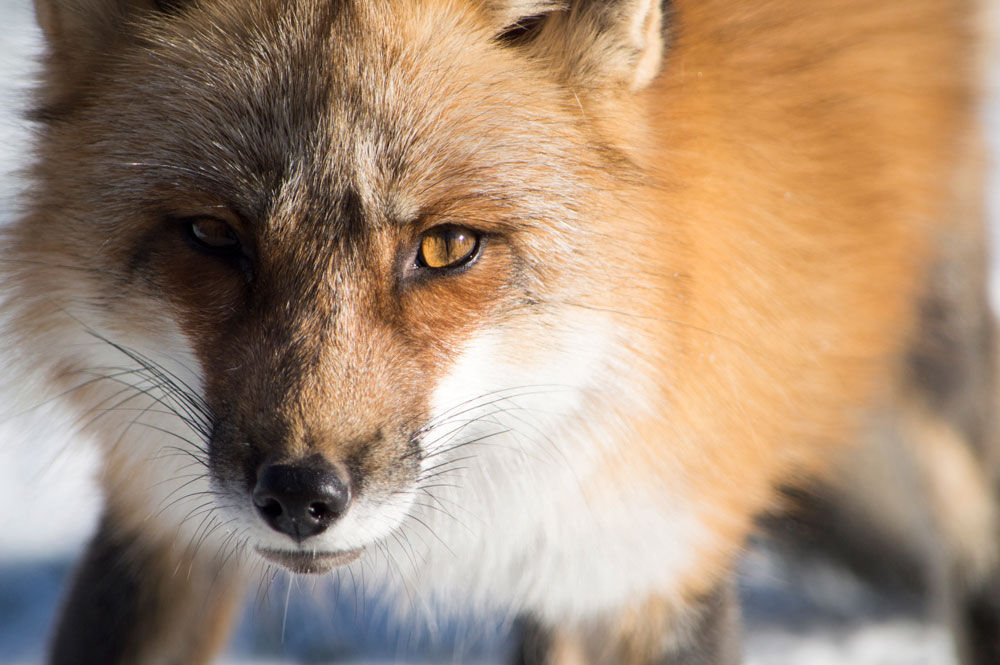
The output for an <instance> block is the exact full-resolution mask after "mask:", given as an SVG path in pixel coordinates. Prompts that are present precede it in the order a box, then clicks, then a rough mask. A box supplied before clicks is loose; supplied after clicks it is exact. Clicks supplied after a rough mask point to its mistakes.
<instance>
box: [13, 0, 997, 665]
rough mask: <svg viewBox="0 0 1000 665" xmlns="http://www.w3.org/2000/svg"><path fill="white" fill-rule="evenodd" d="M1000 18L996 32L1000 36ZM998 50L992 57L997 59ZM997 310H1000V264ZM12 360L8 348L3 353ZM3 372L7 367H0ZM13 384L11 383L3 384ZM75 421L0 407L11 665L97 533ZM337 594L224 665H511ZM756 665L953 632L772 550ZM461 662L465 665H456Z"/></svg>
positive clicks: (289, 601)
mask: <svg viewBox="0 0 1000 665" xmlns="http://www.w3.org/2000/svg"><path fill="white" fill-rule="evenodd" d="M998 14H1000V12H996V11H994V12H993V16H992V18H991V22H990V28H989V29H990V31H991V32H992V34H994V35H996V34H1000V22H998ZM39 50H40V42H39V34H38V31H37V29H36V28H35V26H34V22H33V14H32V9H31V3H30V0H0V224H2V223H4V222H5V221H6V220H8V219H10V218H11V217H12V216H13V215H16V214H17V205H18V204H17V192H18V190H19V188H20V187H21V186H22V180H21V179H20V176H19V175H18V169H19V168H20V167H21V166H22V165H23V163H24V159H25V157H24V154H25V148H26V144H27V138H28V132H27V127H26V123H24V122H23V121H22V120H21V117H20V113H21V110H22V109H23V108H24V107H25V105H26V101H27V93H28V89H29V87H30V85H31V82H32V72H33V71H34V68H35V61H36V58H37V56H38V54H39ZM998 52H1000V51H998V50H996V49H994V51H993V54H994V55H997V54H998ZM992 62H996V63H997V66H993V67H990V68H989V71H988V73H987V78H988V80H987V81H985V82H984V83H985V84H986V87H987V90H988V91H989V94H988V95H987V98H986V101H985V103H984V105H983V108H982V121H983V124H984V126H985V128H986V136H987V140H988V141H989V143H990V156H991V157H990V158H991V170H990V186H989V187H988V193H987V197H988V201H987V205H988V207H989V210H990V215H991V219H992V220H993V247H994V248H997V247H1000V158H998V156H1000V94H998V91H1000V58H993V59H992ZM993 302H994V307H995V308H996V309H997V311H1000V265H998V262H996V261H995V262H994V275H993ZM4 351H5V350H4V349H2V348H0V353H2V352H4ZM0 371H2V364H0ZM0 380H2V379H0ZM66 423H67V419H66V418H65V417H64V416H63V415H62V414H60V413H58V412H55V411H52V410H47V409H45V408H40V409H34V410H32V411H31V412H30V413H25V414H16V413H14V414H12V413H11V409H9V408H5V406H4V405H3V404H2V403H0V665H28V664H32V665H36V664H39V663H41V662H42V660H43V657H44V645H45V642H46V639H47V634H48V631H49V630H50V626H51V622H52V620H53V616H54V612H55V611H56V609H57V607H58V603H59V599H60V593H61V590H62V587H63V585H64V584H65V582H66V576H67V575H68V574H69V573H70V572H71V571H72V566H73V562H74V560H75V558H76V557H77V556H78V554H79V552H80V550H81V548H82V547H83V545H84V543H85V542H86V539H87V537H88V536H89V534H90V533H91V531H92V530H93V527H94V524H95V521H96V517H97V511H98V505H99V504H98V497H97V493H96V490H95V483H94V480H93V477H94V473H95V468H96V465H95V461H94V458H93V456H92V454H91V450H90V449H89V448H88V447H87V446H86V445H81V444H80V443H79V442H75V441H74V442H73V443H72V445H68V444H69V442H68V439H67V438H66V435H65V429H64V428H63V427H61V425H63V426H64V425H65V424H66ZM331 586H332V583H328V582H326V581H322V580H320V581H315V580H298V581H296V580H291V581H290V580H288V579H283V578H279V579H275V580H274V581H273V582H272V583H271V584H270V585H269V586H268V588H267V589H266V591H261V592H259V593H254V592H253V591H251V594H250V599H249V600H248V603H247V608H246V610H245V612H244V618H243V620H242V622H241V625H240V628H239V629H238V631H237V634H236V636H235V638H234V640H233V643H232V645H231V646H230V648H229V650H228V652H227V654H226V656H225V658H224V662H225V663H227V664H228V665H263V664H264V663H278V662H282V663H286V662H291V663H328V662H329V663H332V662H338V663H349V664H351V665H361V664H362V663H364V664H365V665H372V664H374V663H389V662H406V663H466V664H476V665H486V664H491V665H492V664H499V663H502V662H504V659H505V652H506V651H507V649H508V648H509V644H508V641H507V638H505V636H504V635H503V634H500V633H498V634H491V633H490V632H489V631H488V630H484V629H483V628H482V627H481V625H480V624H478V623H476V622H471V621H470V623H469V624H468V625H448V626H439V627H438V628H437V629H436V630H434V631H429V630H427V629H425V628H423V627H419V626H392V624H391V622H389V621H388V619H387V618H386V613H385V611H384V610H383V608H381V607H380V606H379V603H378V599H373V598H367V597H365V595H364V593H363V590H360V589H350V591H349V592H348V593H346V594H342V596H343V597H342V598H341V600H340V601H339V602H338V601H337V600H335V599H332V598H331V597H332V596H333V595H334V594H333V593H332V592H330V589H329V587H331ZM741 590H742V595H743V597H744V601H745V604H746V607H747V612H746V624H747V662H748V663H751V664H754V665H778V664H787V665H791V664H793V663H794V664H796V665H826V664H830V665H833V664H838V665H839V664H843V663H850V664H852V665H918V664H926V665H948V664H950V663H953V662H954V661H953V659H952V656H951V654H950V651H949V645H948V642H947V637H946V634H945V632H944V630H943V628H942V627H941V626H939V625H937V624H935V623H933V622H930V621H927V620H925V619H923V618H922V617H920V616H919V615H915V614H914V613H912V612H908V611H907V609H906V608H905V607H899V606H898V605H896V604H894V603H893V602H890V601H888V600H886V599H884V598H882V597H880V596H879V594H878V593H876V592H875V591H873V590H871V589H869V588H867V587H865V585H864V584H862V583H861V582H859V581H858V580H856V579H854V578H853V577H852V576H851V575H849V574H848V573H846V572H844V571H842V570H838V569H836V568H833V567H829V566H827V565H825V564H823V563H821V562H808V561H800V560H795V561H791V560H786V559H783V558H782V557H781V555H780V554H777V553H775V552H773V551H772V550H771V549H770V548H768V547H766V546H760V547H756V548H754V549H753V550H751V551H750V552H749V553H748V554H747V556H746V559H745V561H744V565H743V575H742V585H741ZM456 654H457V655H456Z"/></svg>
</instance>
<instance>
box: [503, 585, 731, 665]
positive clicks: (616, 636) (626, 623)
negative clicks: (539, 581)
mask: <svg viewBox="0 0 1000 665" xmlns="http://www.w3.org/2000/svg"><path fill="white" fill-rule="evenodd" d="M741 656H742V651H741V627H740V610H739V604H738V599H737V597H736V592H735V585H733V584H726V585H724V586H721V587H720V588H719V589H717V590H716V591H714V592H713V593H711V594H708V595H706V596H703V597H701V598H699V599H697V600H696V601H695V602H694V603H692V604H691V605H690V606H689V607H688V608H687V609H686V610H685V611H683V612H682V613H680V614H678V612H677V610H676V609H675V608H672V607H670V606H669V605H668V604H667V603H666V602H665V601H663V600H661V599H658V598H651V599H648V600H647V601H645V602H643V603H639V604H637V605H636V606H634V607H632V608H629V609H628V610H626V611H625V612H622V613H620V614H619V615H616V616H614V617H605V618H602V619H599V620H591V621H587V622H585V623H583V624H581V625H580V626H576V627H574V628H571V629H568V628H565V627H560V628H551V627H546V626H544V625H542V624H540V623H538V622H536V621H534V620H530V619H528V620H525V621H524V622H523V624H522V636H521V643H520V645H519V647H518V649H517V650H516V653H515V654H514V659H513V662H514V665H735V664H736V663H738V662H740V658H741Z"/></svg>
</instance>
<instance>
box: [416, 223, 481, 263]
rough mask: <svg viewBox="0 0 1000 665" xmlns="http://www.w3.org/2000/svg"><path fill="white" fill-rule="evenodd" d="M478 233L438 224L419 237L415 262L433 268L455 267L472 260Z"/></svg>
mask: <svg viewBox="0 0 1000 665" xmlns="http://www.w3.org/2000/svg"><path fill="white" fill-rule="evenodd" d="M479 244H480V238H479V234H477V233H476V232H475V231H471V230H469V229H463V228H461V227H457V226H439V227H437V228H434V229H431V230H430V231H428V232H427V233H425V234H424V237H423V238H421V239H420V251H419V252H418V253H417V263H418V265H420V266H421V267H423V268H431V269H434V270H438V269H442V268H457V267H459V266H462V265H465V264H466V263H469V262H470V261H472V260H473V259H474V258H475V257H476V254H477V253H478V251H479Z"/></svg>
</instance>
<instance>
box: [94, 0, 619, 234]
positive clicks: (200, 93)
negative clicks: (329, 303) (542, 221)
mask: <svg viewBox="0 0 1000 665" xmlns="http://www.w3.org/2000/svg"><path fill="white" fill-rule="evenodd" d="M448 22H450V23H457V24H460V25H458V26H454V27H453V28H447V26H446V25H445V24H446V23H448ZM141 34H142V38H141V39H140V40H139V42H138V43H137V44H136V45H135V46H134V47H133V48H129V49H126V50H125V52H124V53H123V54H122V56H121V58H120V62H119V63H118V64H117V65H116V69H117V70H118V71H117V72H116V76H109V77H108V78H107V80H106V82H105V85H104V88H103V90H102V92H100V93H97V96H98V97H100V99H99V101H98V103H97V105H95V106H92V107H91V109H90V111H91V113H93V114H94V117H95V119H99V120H100V123H101V126H97V125H98V123H97V122H96V121H95V131H96V132H98V133H101V132H102V131H104V132H110V130H108V129H104V128H110V127H114V134H113V135H111V134H110V133H109V137H108V140H107V142H106V144H105V145H103V146H102V148H101V150H100V151H98V152H97V154H96V155H95V157H96V161H103V162H105V163H106V164H105V165H102V167H103V166H106V167H108V168H102V167H99V168H102V170H103V171H104V172H105V173H109V172H110V173H114V171H115V170H121V168H120V167H121V165H127V166H128V167H129V168H127V169H126V172H125V173H122V179H123V180H127V182H128V183H129V187H135V185H136V182H137V178H139V179H140V180H145V181H146V182H147V183H148V185H149V186H150V187H151V188H153V189H157V190H160V191H164V190H165V191H166V193H165V196H167V197H170V196H174V195H175V194H176V192H177V191H179V190H182V189H186V190H189V191H191V190H197V191H206V190H207V192H208V193H210V194H211V195H213V197H214V198H215V199H218V200H221V201H224V202H225V203H227V204H229V205H232V206H234V207H236V208H237V209H238V211H239V212H240V213H241V214H243V215H244V216H245V217H246V218H247V219H249V220H251V221H255V220H266V221H267V224H268V226H269V227H270V229H271V231H272V232H273V233H276V234H280V233H281V232H282V230H284V227H285V226H287V225H291V224H294V225H295V226H296V227H297V228H301V226H302V225H303V224H314V225H316V226H317V227H319V228H321V229H322V231H323V233H324V234H330V233H331V232H334V233H336V232H338V231H340V230H343V231H345V232H346V233H349V232H350V231H351V230H356V229H358V228H359V227H362V226H364V227H372V226H379V225H393V224H401V223H407V222H410V221H412V220H413V219H414V218H416V217H418V216H419V215H421V214H426V213H427V212H428V209H431V208H433V207H434V206H435V205H437V206H441V205H443V204H444V203H448V205H449V206H450V207H454V206H456V205H458V206H459V207H460V206H461V204H462V203H463V202H464V203H468V202H469V201H470V200H475V201H477V202H482V201H494V202H501V203H502V205H503V206H507V207H509V206H510V205H512V204H514V203H518V202H519V203H521V204H523V205H525V206H531V205H532V203H531V200H532V198H535V199H537V196H535V197H532V194H533V193H535V192H537V191H539V189H540V188H541V186H542V185H544V184H546V183H544V182H543V181H545V180H547V181H554V180H559V182H558V183H557V184H558V186H556V187H548V188H546V189H548V190H549V191H561V190H565V189H567V185H569V184H571V183H570V182H569V181H571V180H573V178H574V173H572V171H580V170H581V169H580V166H579V165H580V164H581V163H582V164H586V163H588V161H590V162H606V161H608V159H607V155H610V154H611V151H609V150H607V149H606V147H605V146H600V145H597V140H596V138H595V137H594V135H593V134H592V133H590V134H589V135H588V134H587V133H585V132H581V131H579V130H578V128H576V127H575V122H576V121H577V120H578V116H579V115H580V114H579V110H578V109H577V108H576V107H575V105H573V106H572V107H571V105H572V104H573V103H572V102H571V99H570V96H569V95H568V94H567V93H566V92H565V91H564V90H560V89H559V88H558V86H555V85H552V84H551V82H547V81H546V80H545V78H544V77H543V76H541V75H537V74H536V73H535V71H534V70H533V68H532V66H531V65H530V63H528V62H527V61H525V60H524V59H518V58H517V57H516V55H513V54H511V53H510V52H508V50H506V49H503V48H501V47H500V46H498V45H497V44H496V43H495V42H494V41H493V39H492V36H491V34H490V32H489V31H488V30H487V29H486V28H485V27H483V26H482V25H480V23H479V22H478V20H477V18H476V13H475V12H473V11H472V10H470V9H468V8H464V7H462V6H460V5H457V4H455V3H444V2H433V3H429V2H424V3H417V5H416V6H415V7H414V6H411V5H407V7H406V8H403V7H398V8H396V6H395V5H394V6H393V7H389V5H388V4H383V3H351V2H315V1H314V0H299V1H296V2H288V3H284V2H282V3H274V2H260V3H258V2H253V3H242V2H241V3H232V2H208V3H197V4H196V5H195V6H192V7H191V9H190V10H189V11H187V12H185V13H182V14H181V15H179V16H177V17H174V18H173V19H171V20H170V21H158V22H157V23H155V24H151V25H150V26H148V27H147V28H146V29H145V30H144V31H142V33H141ZM119 81H121V82H119ZM136 81H141V82H142V83H141V85H140V86H139V90H138V92H137V89H136V88H137V86H136V83H135V82H136ZM83 113H84V114H85V115H86V114H87V110H86V109H85V110H84V111H83ZM109 115H112V116H118V118H117V121H113V122H108V116H109ZM584 136H588V138H586V139H585V138H583V137H584ZM109 148H110V149H109ZM581 153H584V155H583V156H584V159H581ZM602 155H604V156H603V157H602ZM615 160H616V161H620V159H619V157H618V156H616V157H615ZM559 161H562V162H565V163H566V164H567V165H570V164H576V165H577V166H572V167H570V166H568V167H567V169H565V170H560V169H558V168H556V169H553V168H552V164H553V162H559ZM603 165H604V164H602V166H603ZM116 167H118V168H116ZM137 171H138V173H137ZM549 184H553V183H549ZM570 188H572V187H570ZM282 207H284V208H286V209H294V210H295V213H296V214H294V215H288V214H286V215H282V214H274V213H275V211H276V210H277V211H278V212H280V208H282ZM436 212H439V213H441V214H447V213H448V212H449V211H440V210H437V211H436ZM545 216H549V214H548V212H547V211H537V210H536V211H532V210H525V209H521V210H519V211H518V212H517V217H518V218H519V219H520V220H522V221H524V220H526V219H530V218H532V217H545ZM489 217H490V218H491V219H492V220H493V221H494V222H495V223H501V222H502V221H503V219H502V216H500V215H496V214H493V215H490V216H489ZM279 237H280V236H279Z"/></svg>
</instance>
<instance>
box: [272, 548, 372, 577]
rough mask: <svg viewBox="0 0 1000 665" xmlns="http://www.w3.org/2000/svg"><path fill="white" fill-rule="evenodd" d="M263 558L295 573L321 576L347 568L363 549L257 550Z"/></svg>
mask: <svg viewBox="0 0 1000 665" xmlns="http://www.w3.org/2000/svg"><path fill="white" fill-rule="evenodd" d="M256 550H257V553H258V554H260V555H261V556H262V557H264V558H265V559H267V560H268V561H270V562H271V563H276V564H278V565H279V566H284V567H285V568H287V569H288V570H290V571H292V572H293V573H303V574H310V575H321V574H323V573H328V572H330V571H331V570H333V569H334V568H337V567H340V566H346V565H347V564H349V563H351V562H352V561H355V560H357V558H358V557H360V556H361V553H362V551H363V550H362V549H361V548H358V549H356V550H345V551H342V552H301V551H293V550H272V549H265V548H263V547H258V548H256Z"/></svg>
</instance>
